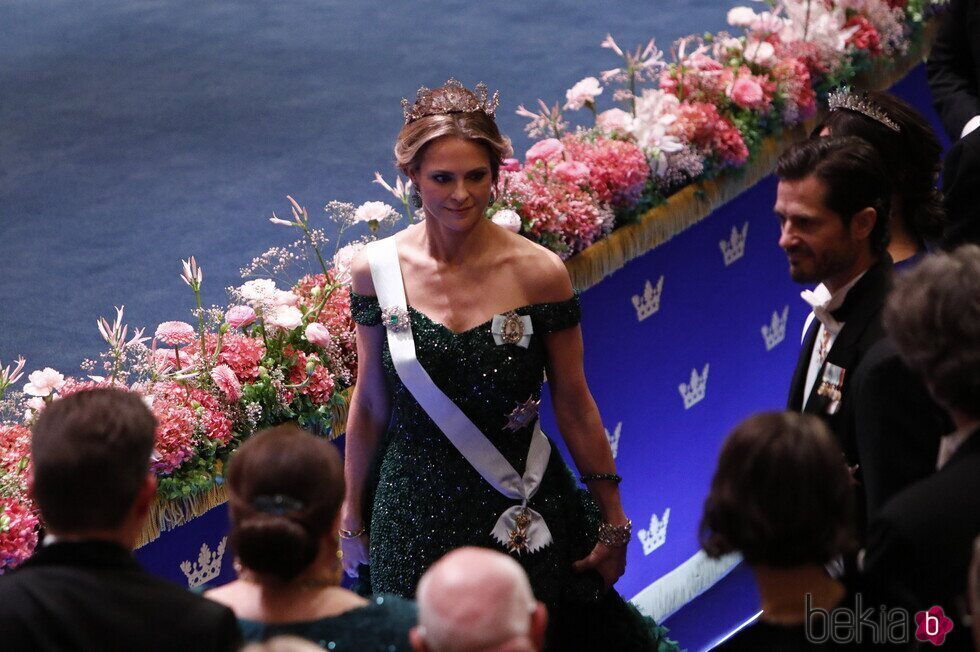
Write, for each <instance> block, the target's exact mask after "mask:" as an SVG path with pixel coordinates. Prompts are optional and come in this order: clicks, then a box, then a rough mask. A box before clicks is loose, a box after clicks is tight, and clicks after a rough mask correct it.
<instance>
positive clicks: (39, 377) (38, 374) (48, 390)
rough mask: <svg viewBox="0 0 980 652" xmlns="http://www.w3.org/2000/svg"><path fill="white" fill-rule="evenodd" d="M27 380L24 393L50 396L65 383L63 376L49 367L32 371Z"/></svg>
mask: <svg viewBox="0 0 980 652" xmlns="http://www.w3.org/2000/svg"><path fill="white" fill-rule="evenodd" d="M27 380H28V382H27V384H25V385H24V393H25V394H30V395H31V396H51V394H52V393H53V392H56V391H58V390H59V389H61V387H62V386H63V385H64V384H65V377H64V376H63V375H62V374H60V373H58V372H57V371H55V370H54V369H52V368H51V367H45V368H44V369H42V370H40V371H35V372H32V373H31V375H30V376H28V377H27Z"/></svg>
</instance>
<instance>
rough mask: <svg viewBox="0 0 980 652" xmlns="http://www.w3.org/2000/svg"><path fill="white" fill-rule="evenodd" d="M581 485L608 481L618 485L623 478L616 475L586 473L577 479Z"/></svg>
mask: <svg viewBox="0 0 980 652" xmlns="http://www.w3.org/2000/svg"><path fill="white" fill-rule="evenodd" d="M579 480H581V482H582V484H585V483H586V482H592V481H593V480H608V481H609V482H614V483H616V484H619V483H620V482H622V481H623V476H621V475H619V474H618V473H587V474H585V475H583V476H582V477H580V478H579Z"/></svg>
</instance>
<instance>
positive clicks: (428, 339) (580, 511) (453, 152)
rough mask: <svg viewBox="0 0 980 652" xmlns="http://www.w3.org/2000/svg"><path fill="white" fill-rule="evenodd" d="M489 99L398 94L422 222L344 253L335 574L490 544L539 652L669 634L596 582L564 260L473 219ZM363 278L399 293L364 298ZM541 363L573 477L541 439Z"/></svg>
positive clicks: (587, 450) (590, 471)
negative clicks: (544, 615) (348, 388)
mask: <svg viewBox="0 0 980 652" xmlns="http://www.w3.org/2000/svg"><path fill="white" fill-rule="evenodd" d="M495 108H496V96H494V98H492V99H490V98H488V97H487V95H486V91H485V89H484V88H482V87H477V93H473V92H471V91H469V90H467V89H465V88H463V87H462V86H461V85H459V84H458V82H454V81H450V82H448V83H447V84H446V85H445V86H443V87H441V88H438V89H435V90H433V91H429V90H427V89H422V90H420V91H419V95H418V98H417V100H416V102H415V103H414V104H413V105H408V104H407V103H406V124H405V127H404V128H403V129H402V131H401V133H400V134H399V136H398V142H397V144H396V146H395V157H396V160H397V163H398V166H399V168H400V169H401V170H402V172H404V173H405V174H407V175H408V176H409V177H410V178H411V180H412V183H413V185H414V187H415V189H416V192H417V197H416V199H417V203H420V204H421V208H422V209H423V210H424V214H425V219H424V220H423V221H422V222H421V223H419V224H415V225H412V226H410V227H408V228H407V229H405V230H403V231H401V232H399V233H398V234H396V235H395V236H393V237H392V238H389V239H387V240H385V241H381V242H380V243H372V245H369V246H368V248H367V250H366V251H365V252H361V254H360V255H359V256H358V257H357V258H356V259H355V261H354V263H353V265H352V277H353V294H352V312H353V317H354V320H355V321H356V322H357V324H358V327H357V347H358V379H357V385H356V388H355V391H354V395H353V398H352V401H351V408H350V413H349V416H348V428H347V442H346V460H345V475H346V479H347V487H348V494H347V498H346V500H345V503H344V506H343V509H342V522H341V528H342V530H341V537H342V548H343V554H344V564H345V567H346V569H347V570H348V573H350V574H352V575H356V574H358V573H359V572H360V573H361V575H365V574H366V573H365V571H366V569H365V568H364V565H368V564H369V566H370V588H371V590H373V591H375V592H380V593H394V594H398V595H403V596H408V597H410V596H413V595H414V592H415V587H416V584H417V582H418V580H419V578H420V576H421V575H422V573H423V572H424V571H425V570H426V569H427V568H428V567H429V566H430V565H431V564H432V563H433V562H434V561H435V560H437V559H438V558H439V557H441V556H442V555H443V554H445V553H446V552H448V551H449V550H452V549H455V548H458V547H461V546H467V545H477V546H485V547H490V548H496V549H498V550H500V549H502V550H505V551H509V552H510V553H511V554H512V555H513V556H514V557H515V558H516V559H517V560H518V561H519V562H520V563H521V564H522V565H523V567H524V568H525V570H526V571H527V573H528V576H529V578H530V580H531V584H532V587H533V588H534V591H535V594H536V596H537V597H538V599H540V600H542V601H543V602H545V603H546V604H547V606H548V609H549V614H550V628H549V630H550V631H549V640H550V642H551V645H552V647H554V648H555V649H563V650H564V649H586V648H594V649H657V648H658V646H661V648H663V649H669V648H668V643H667V642H666V640H665V639H663V637H662V631H663V630H661V629H660V628H657V627H656V626H655V625H654V624H653V623H652V621H651V620H650V619H648V618H646V619H644V618H642V617H640V616H639V614H638V612H636V611H635V609H633V608H632V607H631V606H629V605H628V604H627V603H626V602H625V601H624V600H623V599H622V598H621V597H620V596H619V595H618V594H617V593H616V592H615V591H614V590H611V587H612V585H613V584H614V583H615V582H616V580H617V579H618V578H619V577H620V576H621V575H622V574H623V572H624V570H625V567H626V543H627V542H628V541H629V538H630V522H629V520H628V519H627V517H626V514H625V513H624V512H623V507H622V504H621V502H620V497H619V489H618V480H619V476H617V475H615V471H616V469H615V464H614V461H613V457H612V453H611V451H610V448H609V443H608V440H607V439H606V437H605V433H604V431H603V426H602V422H601V420H600V417H599V412H598V409H597V408H596V404H595V401H594V400H593V398H592V395H591V393H590V392H589V389H588V386H587V384H586V381H585V375H584V370H583V351H582V348H583V345H582V334H581V330H580V328H579V317H580V313H579V303H578V297H577V295H575V293H574V292H573V290H572V285H571V281H570V279H569V276H568V273H567V271H566V268H565V266H564V264H563V263H562V261H561V260H560V259H559V258H558V256H556V255H555V254H554V253H552V252H550V251H548V250H546V249H545V248H543V247H541V246H539V245H537V244H535V243H532V242H531V241H530V240H527V239H526V238H523V237H521V236H519V235H517V234H514V233H511V232H509V231H507V230H506V229H504V228H501V227H499V226H497V225H495V224H493V223H492V222H491V221H490V220H488V219H486V218H485V211H486V208H487V206H488V205H489V204H490V203H491V201H492V194H493V193H494V191H495V186H496V182H497V179H498V172H499V169H500V166H501V162H502V160H503V159H504V158H506V157H507V156H509V155H510V154H511V147H510V141H509V140H508V139H507V138H506V137H504V136H502V135H501V134H500V132H499V130H498V129H497V126H496V123H495V122H494V118H493V112H494V109H495ZM374 245H378V246H374ZM372 247H373V249H372ZM382 249H383V250H384V251H385V252H387V254H384V255H387V256H388V259H387V261H385V260H382V258H383V255H382V254H380V253H379V252H380V251H381V250H382ZM372 251H373V252H374V253H371V252H372ZM372 256H374V258H373V259H372ZM385 270H387V271H385ZM386 274H387V276H386ZM379 282H380V283H381V285H384V286H387V288H388V289H387V290H385V292H386V293H388V294H391V292H393V293H394V294H392V295H391V296H394V297H395V298H396V299H397V297H398V296H400V301H401V304H400V305H396V303H397V301H394V302H393V300H388V299H385V298H384V297H383V296H382V297H379V295H381V294H383V293H382V292H380V291H379V290H380V289H382V288H379V287H378V285H379ZM379 299H380V300H379ZM406 334H407V338H408V339H409V340H410V341H411V343H412V345H413V346H412V347H410V353H411V356H410V357H411V358H412V362H413V364H414V363H415V362H416V361H417V364H418V365H420V368H421V369H424V372H425V373H424V374H423V375H425V377H426V379H427V382H428V383H429V384H428V385H426V386H416V385H415V384H414V383H416V381H414V380H413V381H411V382H406V380H405V378H406V373H408V376H409V377H410V378H415V377H417V376H418V375H419V374H418V373H415V374H413V373H409V372H406V371H405V368H403V366H399V365H404V364H406V363H405V362H404V360H403V358H404V357H405V354H404V351H403V350H402V349H400V348H398V347H401V346H403V345H404V344H405V342H404V340H405V339H406ZM392 346H395V347H396V348H398V350H397V351H396V352H395V353H396V355H394V356H393V355H392V353H393V351H392ZM414 369H416V370H418V367H414ZM545 372H547V379H548V389H549V391H550V392H551V399H552V403H553V405H554V410H555V416H556V419H557V422H558V427H559V429H560V430H561V435H562V437H563V438H564V440H565V443H566V445H567V447H568V450H569V451H570V453H571V456H572V458H573V460H574V462H575V465H576V466H577V467H578V470H579V471H580V472H581V473H582V475H583V480H584V481H585V484H586V485H587V486H588V489H589V492H585V491H584V490H582V489H580V488H579V487H578V485H577V484H576V482H575V479H574V477H573V476H572V474H571V472H570V471H569V469H568V467H567V466H566V465H565V464H564V462H563V461H562V459H561V456H560V455H559V454H558V453H557V452H553V453H552V454H550V455H549V454H548V452H546V451H547V449H550V445H549V444H547V443H542V442H546V441H547V440H546V438H545V437H544V436H543V435H541V434H540V430H539V429H538V428H537V406H538V402H539V400H540V395H541V388H542V383H543V380H544V374H545ZM406 385H409V386H406ZM431 394H438V395H439V396H440V397H442V398H444V399H447V400H445V401H443V403H445V404H447V405H448V408H447V410H448V411H450V412H452V411H453V410H456V411H457V417H458V418H457V419H456V420H455V421H454V420H453V419H451V418H450V419H448V420H447V417H446V415H445V414H441V415H440V414H434V413H433V409H432V408H431V407H429V403H430V401H427V399H422V400H421V403H424V404H426V406H427V408H429V409H428V410H427V409H426V408H423V407H422V405H420V400H419V398H420V395H424V396H429V395H431ZM460 418H461V419H462V420H463V421H466V422H467V423H468V424H472V425H473V426H475V428H474V429H472V432H474V433H475V434H472V435H471V436H470V439H469V440H467V439H466V437H462V442H460V441H459V437H460V435H459V434H458V433H455V432H454V428H455V427H454V426H453V425H452V424H454V423H458V422H459V419H460ZM447 424H449V425H447ZM476 440H479V441H476ZM487 442H489V444H490V445H491V447H490V448H491V450H490V455H489V457H497V458H499V456H497V452H499V454H500V456H502V459H503V460H505V461H506V463H503V467H506V468H507V472H508V473H510V474H511V476H509V477H512V478H517V483H516V484H518V485H519V484H520V480H521V477H520V476H523V477H524V480H525V484H524V486H523V488H521V487H518V489H517V491H518V493H520V492H522V491H523V493H522V494H520V495H517V496H516V497H515V494H514V493H513V491H511V493H510V495H507V493H506V492H502V490H501V488H500V486H501V485H502V484H503V485H506V484H507V482H506V481H501V478H502V477H503V476H500V477H497V478H496V480H495V479H494V477H493V472H492V471H488V470H487V468H485V467H486V464H485V462H486V459H485V458H487V457H488V455H486V454H483V455H482V456H481V455H474V454H473V452H472V450H470V451H469V452H467V447H470V448H471V449H472V448H473V447H474V446H475V447H476V448H480V446H484V448H483V449H482V450H483V451H484V453H486V450H487V449H486V447H485V446H486V443H487ZM535 442H536V443H535ZM507 463H509V466H508V464H507ZM491 466H492V465H491ZM499 466H500V465H498V467H499ZM495 468H497V467H495ZM535 468H537V470H535ZM528 476H532V477H533V481H531V482H530V483H529V482H528V481H527V478H528ZM511 484H512V485H513V484H514V483H511ZM529 487H530V489H529ZM589 494H591V496H590V495H589Z"/></svg>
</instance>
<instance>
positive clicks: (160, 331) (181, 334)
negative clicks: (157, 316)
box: [156, 321, 196, 346]
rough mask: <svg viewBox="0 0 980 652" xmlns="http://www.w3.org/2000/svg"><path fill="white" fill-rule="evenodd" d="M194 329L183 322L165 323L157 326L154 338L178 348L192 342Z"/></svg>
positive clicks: (194, 335)
mask: <svg viewBox="0 0 980 652" xmlns="http://www.w3.org/2000/svg"><path fill="white" fill-rule="evenodd" d="M195 337H196V333H195V332H194V327H193V326H191V325H190V324H188V323H187V322H183V321H165V322H163V323H162V324H160V325H159V326H157V331H156V338H157V339H158V340H160V341H161V342H163V343H164V344H169V345H170V346H179V345H181V344H190V343H191V342H193V341H194V338H195Z"/></svg>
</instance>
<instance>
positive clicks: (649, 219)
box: [136, 20, 939, 548]
mask: <svg viewBox="0 0 980 652" xmlns="http://www.w3.org/2000/svg"><path fill="white" fill-rule="evenodd" d="M938 28H939V21H938V20H933V21H931V22H930V23H928V24H926V25H925V27H924V28H923V38H922V39H921V41H920V43H919V45H918V47H914V48H910V51H909V53H908V54H906V55H905V56H903V57H900V58H898V59H895V60H889V61H879V62H878V63H877V64H876V65H875V67H874V68H872V69H871V70H870V71H868V72H866V73H862V74H861V75H858V76H857V77H856V78H855V80H854V87H855V88H863V89H876V90H882V89H886V88H889V87H891V86H892V85H894V84H895V83H897V82H898V81H900V80H901V79H902V78H903V77H904V76H905V75H906V74H907V73H908V72H909V70H911V69H912V68H913V67H914V66H915V65H916V64H918V63H919V62H920V61H922V60H923V59H925V56H926V54H928V52H929V48H930V47H931V45H932V41H933V39H934V38H935V35H936V31H937V30H938ZM819 119H820V118H819V117H813V118H810V119H809V120H807V121H806V122H804V123H802V124H800V125H797V126H795V127H793V128H791V129H788V130H787V131H784V132H783V133H782V134H780V135H779V136H778V137H769V138H766V139H765V140H763V142H762V147H761V148H760V149H759V152H758V153H757V154H756V156H755V158H754V160H753V161H752V162H751V163H749V164H748V165H747V166H746V167H744V168H741V169H739V170H733V171H729V172H725V173H722V174H720V175H719V176H718V178H716V179H707V180H701V181H698V182H695V183H693V184H691V185H688V186H685V187H684V188H682V189H681V190H679V191H678V192H676V193H674V194H673V195H671V196H670V197H668V198H667V200H666V201H665V202H664V203H663V204H661V205H659V206H657V207H655V208H652V209H650V210H649V211H647V212H646V213H644V214H643V215H642V216H641V217H640V220H639V221H638V222H637V223H635V224H629V225H627V226H624V227H622V228H620V229H617V230H616V231H614V232H613V233H612V234H611V235H610V236H609V237H608V238H605V239H603V240H600V241H599V242H597V243H595V244H594V245H592V246H591V247H589V248H588V249H586V250H585V251H582V252H580V253H578V254H576V255H574V256H572V257H571V258H569V259H568V260H567V261H566V262H565V265H566V267H567V268H568V273H569V275H571V277H572V285H574V286H575V287H576V288H577V289H579V290H587V289H589V288H591V287H592V286H594V285H597V284H598V283H599V282H600V281H601V280H602V279H604V278H605V277H607V276H609V275H611V274H612V273H614V272H616V271H617V270H619V269H622V267H623V266H624V265H626V263H628V262H630V261H631V260H633V259H635V258H639V257H640V256H642V255H643V254H645V253H647V252H649V251H650V250H651V249H653V248H655V247H657V246H659V245H661V244H663V243H665V242H667V241H668V240H670V239H671V238H673V237H674V236H676V235H677V234H679V233H681V232H682V231H684V230H686V229H688V228H690V227H691V226H694V225H695V224H697V223H698V222H700V221H701V220H703V219H704V218H706V217H707V216H708V215H710V214H711V213H712V212H713V211H714V210H715V209H716V208H718V207H719V206H721V205H722V204H725V203H727V202H729V201H731V200H732V199H734V198H735V197H737V196H738V195H740V194H742V193H743V192H745V191H746V190H748V189H749V188H751V187H752V186H754V185H755V184H757V183H758V182H759V181H761V180H762V179H764V178H765V177H767V176H768V175H769V174H770V173H771V172H772V169H773V168H774V167H775V165H776V160H777V159H778V158H779V155H780V154H782V153H783V150H785V149H786V148H787V147H789V146H790V145H792V144H793V143H795V142H798V141H800V140H803V139H805V138H806V137H807V136H808V135H809V134H810V131H812V130H813V128H814V127H815V126H816V124H817V122H818V121H819ZM353 392H354V388H353V387H348V388H347V389H345V390H344V391H343V392H342V393H341V397H342V398H343V403H341V404H338V405H334V406H333V408H332V413H331V426H332V430H331V433H330V438H331V439H336V438H337V437H339V436H341V435H343V434H344V433H345V432H346V429H347V414H348V412H349V410H350V399H351V395H352V394H353ZM227 500H228V491H227V490H226V489H225V487H224V485H219V486H216V487H214V488H213V489H211V490H209V491H206V492H204V493H203V494H199V495H197V496H191V497H188V498H178V499H176V500H157V502H156V503H154V504H153V507H151V508H150V515H149V517H148V518H147V521H146V524H145V525H144V526H143V531H142V532H141V533H140V537H139V542H138V543H137V544H136V547H137V548H141V547H143V546H145V545H146V544H148V543H150V542H152V541H155V540H156V539H158V538H160V535H161V534H163V533H164V532H167V531H169V530H173V529H176V528H178V527H180V526H181V525H183V524H184V523H186V522H188V521H190V520H192V519H195V518H197V517H199V516H202V515H204V514H205V513H207V512H208V511H210V510H212V509H214V508H215V507H218V506H219V505H221V504H223V503H225V502H227Z"/></svg>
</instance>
